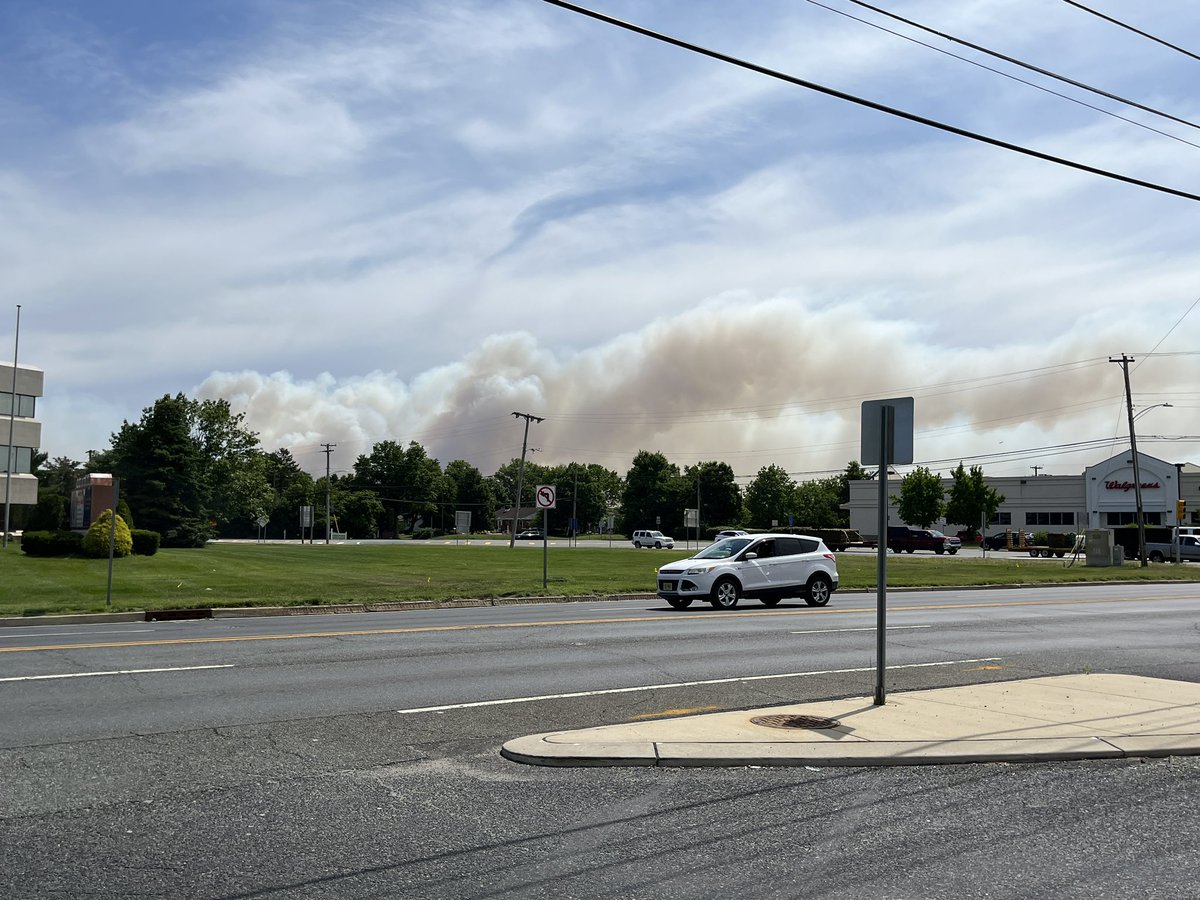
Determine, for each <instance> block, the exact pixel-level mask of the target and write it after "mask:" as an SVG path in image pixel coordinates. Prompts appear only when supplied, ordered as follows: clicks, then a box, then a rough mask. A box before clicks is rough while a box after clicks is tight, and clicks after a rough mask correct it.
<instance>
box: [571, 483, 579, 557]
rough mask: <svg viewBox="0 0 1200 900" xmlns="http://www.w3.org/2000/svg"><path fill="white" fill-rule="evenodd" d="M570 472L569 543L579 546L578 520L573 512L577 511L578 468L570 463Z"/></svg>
mask: <svg viewBox="0 0 1200 900" xmlns="http://www.w3.org/2000/svg"><path fill="white" fill-rule="evenodd" d="M571 474H572V475H574V476H575V487H574V488H572V489H571V543H572V544H573V545H574V546H576V547H578V546H579V521H578V520H577V519H576V518H575V514H576V513H577V512H578V511H579V470H578V469H576V468H575V463H571Z"/></svg>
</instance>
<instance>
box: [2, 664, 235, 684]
mask: <svg viewBox="0 0 1200 900" xmlns="http://www.w3.org/2000/svg"><path fill="white" fill-rule="evenodd" d="M232 668H233V663H226V664H224V665H220V666H177V667H175V668H171V669H118V670H116V671H114V672H70V673H68V674H65V675H20V676H17V677H15V678H0V681H48V680H50V679H53V678H95V677H97V676H99V675H144V674H146V673H147V672H194V671H196V670H197V669H232Z"/></svg>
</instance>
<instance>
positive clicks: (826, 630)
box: [790, 625, 933, 634]
mask: <svg viewBox="0 0 1200 900" xmlns="http://www.w3.org/2000/svg"><path fill="white" fill-rule="evenodd" d="M932 627H933V626H932V625H889V626H888V627H887V630H888V631H899V630H900V629H902V628H932ZM874 630H875V628H874V626H872V627H871V628H823V629H821V630H820V631H793V632H790V633H791V634H839V633H840V632H843V631H874Z"/></svg>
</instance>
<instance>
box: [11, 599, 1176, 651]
mask: <svg viewBox="0 0 1200 900" xmlns="http://www.w3.org/2000/svg"><path fill="white" fill-rule="evenodd" d="M1177 600H1200V594H1195V595H1185V596H1182V597H1095V598H1091V599H1082V598H1078V599H1067V598H1064V599H1058V600H1013V601H1001V602H998V603H941V604H935V605H933V606H889V607H888V612H893V613H896V612H923V611H926V610H944V609H989V608H994V607H1010V606H1073V605H1079V604H1084V603H1156V602H1158V603H1161V602H1172V601H1177ZM874 611H875V607H874V606H863V607H851V608H846V609H843V608H841V607H839V608H837V609H830V608H828V607H817V608H809V609H774V610H772V609H756V610H754V611H753V612H727V613H707V614H705V615H702V616H689V615H687V614H686V613H678V612H676V613H672V614H670V615H655V616H615V617H612V618H601V619H554V620H548V621H543V622H492V623H480V624H475V625H425V626H421V627H418V628H364V629H361V630H351V631H301V632H294V633H290V634H231V635H223V636H221V637H201V638H169V639H162V640H156V641H154V640H150V641H97V642H95V643H89V644H82V643H81V644H44V645H41V646H36V647H0V654H3V653H32V652H35V651H46V650H98V649H103V648H108V647H165V646H176V645H184V644H232V643H239V642H242V641H291V640H305V639H315V638H336V637H369V636H371V635H384V634H431V633H436V632H439V631H488V630H492V629H501V628H552V627H558V626H563V625H610V624H618V625H619V624H627V623H633V622H667V621H671V622H678V623H680V624H695V623H700V622H710V621H712V620H713V619H738V618H745V617H747V616H754V617H756V618H761V617H763V616H804V615H818V614H822V613H824V614H830V613H832V614H835V615H849V614H852V613H872V612H874Z"/></svg>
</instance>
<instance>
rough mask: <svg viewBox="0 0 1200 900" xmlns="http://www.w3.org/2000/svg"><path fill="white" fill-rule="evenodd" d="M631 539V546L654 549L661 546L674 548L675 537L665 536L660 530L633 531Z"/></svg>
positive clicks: (658, 548) (659, 548) (669, 548)
mask: <svg viewBox="0 0 1200 900" xmlns="http://www.w3.org/2000/svg"><path fill="white" fill-rule="evenodd" d="M631 540H632V541H633V546H635V547H637V548H638V549H639V550H641V549H642V548H643V547H653V548H654V549H655V550H661V549H662V548H663V547H666V548H667V549H668V550H674V549H675V538H672V537H667V536H666V535H665V534H663V533H662V532H661V531H635V532H634V533H633V537H632V538H631Z"/></svg>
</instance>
